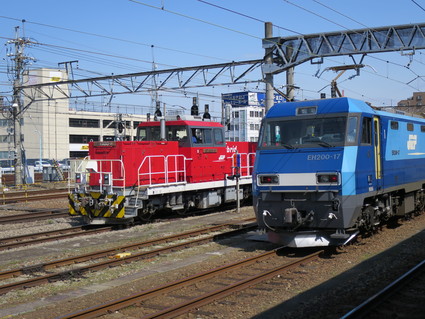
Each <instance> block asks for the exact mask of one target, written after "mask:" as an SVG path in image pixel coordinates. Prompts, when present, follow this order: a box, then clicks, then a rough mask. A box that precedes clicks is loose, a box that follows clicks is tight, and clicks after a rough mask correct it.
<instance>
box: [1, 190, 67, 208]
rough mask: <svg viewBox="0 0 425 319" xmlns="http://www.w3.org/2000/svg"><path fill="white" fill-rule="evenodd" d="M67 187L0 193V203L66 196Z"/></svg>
mask: <svg viewBox="0 0 425 319" xmlns="http://www.w3.org/2000/svg"><path fill="white" fill-rule="evenodd" d="M68 193H69V191H68V189H65V190H64V189H59V190H45V189H43V190H26V191H17V192H2V193H0V204H1V205H6V204H11V203H18V202H29V201H36V200H46V199H57V198H66V197H68Z"/></svg>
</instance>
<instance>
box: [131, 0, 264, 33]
mask: <svg viewBox="0 0 425 319" xmlns="http://www.w3.org/2000/svg"><path fill="white" fill-rule="evenodd" d="M128 1H130V2H134V3H137V4H140V5H142V6H146V7H149V8H153V9H157V10H161V11H165V12H168V13H171V14H174V15H178V16H180V17H183V18H187V19H190V20H194V21H198V22H201V23H204V24H208V25H212V26H214V27H217V28H220V29H224V30H227V31H231V32H235V33H238V34H242V35H245V36H248V37H251V38H255V39H259V40H262V38H260V37H257V36H255V35H252V34H249V33H246V32H242V31H238V30H236V29H232V28H228V27H225V26H222V25H219V24H217V23H213V22H209V21H206V20H202V19H199V18H195V17H191V16H189V15H186V14H183V13H179V12H175V11H171V10H167V9H165V8H161V7H157V6H153V5H150V4H147V3H144V2H140V1H136V0H128Z"/></svg>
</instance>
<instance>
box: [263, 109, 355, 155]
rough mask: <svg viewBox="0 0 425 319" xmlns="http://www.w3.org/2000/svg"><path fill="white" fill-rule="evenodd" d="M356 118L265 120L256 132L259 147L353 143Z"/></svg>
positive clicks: (326, 145) (296, 146)
mask: <svg viewBox="0 0 425 319" xmlns="http://www.w3.org/2000/svg"><path fill="white" fill-rule="evenodd" d="M357 129H358V128H357V117H355V116H353V117H349V118H347V116H315V117H309V118H307V117H300V116H296V117H290V118H280V119H266V120H265V121H264V123H263V125H262V128H261V132H260V142H259V145H258V146H259V147H260V148H286V149H294V148H300V147H302V148H307V147H326V148H328V147H335V146H343V145H344V144H345V143H355V142H356V139H357Z"/></svg>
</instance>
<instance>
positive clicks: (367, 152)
mask: <svg viewBox="0 0 425 319" xmlns="http://www.w3.org/2000/svg"><path fill="white" fill-rule="evenodd" d="M424 165H425V119H422V118H419V117H412V116H407V115H404V114H399V113H397V112H388V111H383V110H379V109H376V108H373V107H371V106H370V105H368V104H367V103H365V102H362V101H358V100H354V99H351V98H335V99H323V100H314V101H302V102H288V103H281V104H277V105H275V106H273V107H272V108H271V109H270V111H269V112H268V113H267V114H266V117H265V118H264V120H263V123H262V128H261V133H260V138H259V144H258V149H257V154H256V162H255V167H254V174H253V195H254V207H255V211H256V217H257V221H258V223H259V226H260V227H262V228H264V229H265V230H267V232H268V236H269V240H271V241H274V242H278V243H282V244H285V245H288V246H294V247H304V246H327V245H341V244H345V243H346V242H348V241H350V240H351V239H352V238H353V237H354V236H355V235H356V234H357V233H358V232H359V231H362V230H364V231H370V230H372V229H374V227H376V226H377V225H378V224H380V223H381V222H382V221H384V220H387V219H388V218H390V217H393V216H402V215H405V214H408V213H411V212H413V211H415V210H417V209H420V208H422V207H423V206H424V204H423V203H424V195H423V191H422V189H423V185H424V183H425V170H422V169H418V168H420V167H424Z"/></svg>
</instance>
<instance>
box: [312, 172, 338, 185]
mask: <svg viewBox="0 0 425 319" xmlns="http://www.w3.org/2000/svg"><path fill="white" fill-rule="evenodd" d="M316 180H317V184H339V175H338V174H337V173H318V174H316Z"/></svg>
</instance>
